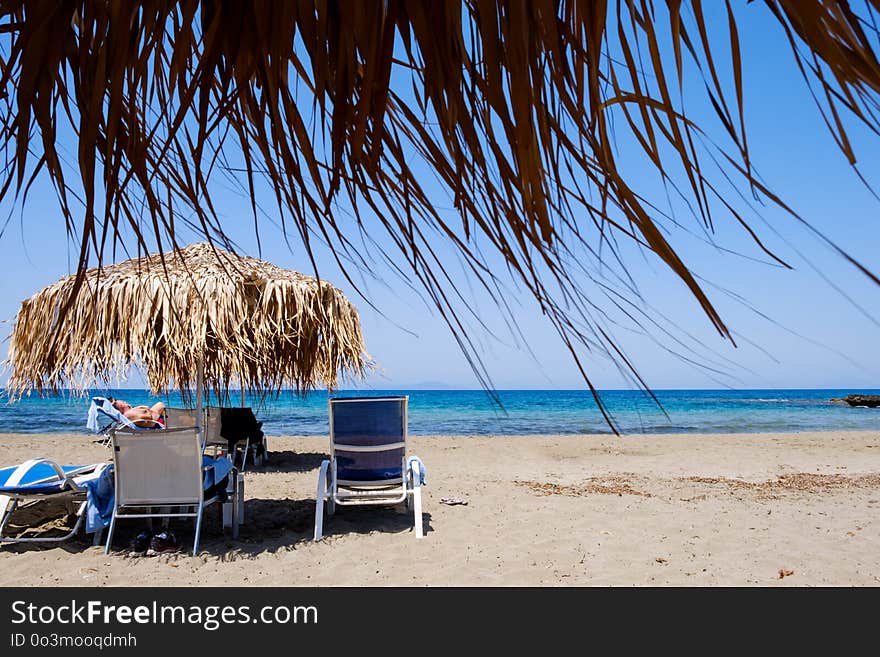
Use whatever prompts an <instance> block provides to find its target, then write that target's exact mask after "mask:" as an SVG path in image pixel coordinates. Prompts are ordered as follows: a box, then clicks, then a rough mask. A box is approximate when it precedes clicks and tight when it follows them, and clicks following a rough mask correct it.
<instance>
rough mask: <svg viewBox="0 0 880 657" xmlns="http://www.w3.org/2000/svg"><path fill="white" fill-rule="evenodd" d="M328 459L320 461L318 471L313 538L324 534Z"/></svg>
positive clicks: (318, 539)
mask: <svg viewBox="0 0 880 657" xmlns="http://www.w3.org/2000/svg"><path fill="white" fill-rule="evenodd" d="M329 466H330V461H322V462H321V469H320V470H319V471H318V490H317V492H316V493H315V540H316V541H320V540H321V537H322V536H323V535H324V497H325V496H326V495H327V469H328V468H329Z"/></svg>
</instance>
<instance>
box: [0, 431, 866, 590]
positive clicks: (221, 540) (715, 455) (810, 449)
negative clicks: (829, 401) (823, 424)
mask: <svg viewBox="0 0 880 657" xmlns="http://www.w3.org/2000/svg"><path fill="white" fill-rule="evenodd" d="M268 440H269V449H270V452H271V458H270V461H269V462H268V463H267V464H265V465H263V466H261V467H259V468H250V469H249V470H248V471H247V472H246V473H245V499H246V503H245V504H246V506H245V508H246V511H245V514H246V515H245V524H244V525H243V526H242V528H241V536H240V539H239V540H238V541H232V540H231V539H229V538H228V537H225V536H224V535H223V534H222V532H221V527H220V522H219V519H218V517H217V515H216V513H212V514H209V515H208V516H207V517H208V520H207V521H206V524H205V527H204V530H203V535H202V551H201V554H199V555H198V556H197V557H192V556H190V555H189V554H187V553H186V552H185V550H186V548H187V546H191V545H192V543H191V541H192V536H193V534H192V526H193V523H191V522H187V523H184V522H177V523H175V524H174V525H173V526H174V527H175V529H176V531H177V534H178V536H179V538H180V540H181V543H182V546H181V551H180V552H179V553H174V554H169V555H161V556H157V557H130V556H128V551H127V549H126V548H127V545H128V541H129V540H130V538H131V537H132V536H133V534H134V533H135V532H134V530H135V529H136V528H137V522H134V521H131V522H130V523H129V524H130V527H129V526H127V525H126V524H120V529H119V530H118V532H117V538H116V539H115V540H114V544H115V546H116V548H117V549H116V551H115V552H114V553H112V554H111V555H109V556H105V555H104V553H103V549H101V548H96V547H92V546H91V545H90V543H89V542H88V541H87V540H85V538H83V539H82V540H75V541H72V542H68V543H66V544H63V546H62V547H49V548H46V547H18V546H8V545H7V546H3V547H2V548H0V585H2V586H200V585H210V586H220V585H226V586H230V585H231V586H321V587H331V586H432V587H438V586H722V585H723V586H877V585H878V584H880V521H878V512H880V432H873V431H872V432H824V433H790V434H738V435H631V436H623V437H615V436H577V435H565V436H559V435H555V436H415V437H410V453H411V454H415V455H418V456H419V457H421V459H422V460H423V462H424V463H425V465H426V466H427V487H426V488H425V489H424V511H425V532H426V535H425V538H424V539H422V540H416V538H415V536H414V533H413V530H412V518H411V516H410V515H408V514H407V513H406V510H405V508H404V507H403V506H401V507H400V508H399V509H341V510H340V511H338V512H337V514H336V515H335V516H333V517H331V518H330V519H328V520H327V522H326V523H325V529H324V531H325V539H324V540H323V541H321V542H319V543H315V542H313V541H312V531H313V523H314V506H315V505H314V499H315V487H316V482H317V472H318V467H319V465H320V462H321V460H322V459H323V458H325V455H326V453H327V449H328V440H327V438H326V437H283V438H279V437H270V438H269V439H268ZM0 446H2V447H0V454H2V457H0V465H14V464H17V463H19V462H21V461H24V460H26V459H28V458H33V457H35V456H38V455H42V456H47V457H50V458H52V459H54V460H56V461H59V462H64V463H89V462H95V461H103V460H109V458H110V452H109V449H108V448H106V447H102V446H101V445H100V444H98V443H96V442H94V439H93V437H91V436H85V435H20V434H6V435H0ZM442 498H459V499H461V500H465V501H467V504H458V505H447V504H443V503H441V499H442Z"/></svg>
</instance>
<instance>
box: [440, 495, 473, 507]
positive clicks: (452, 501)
mask: <svg viewBox="0 0 880 657" xmlns="http://www.w3.org/2000/svg"><path fill="white" fill-rule="evenodd" d="M440 504H448V505H449V506H455V505H456V504H461V505H463V506H467V500H463V499H461V498H460V497H441V498H440Z"/></svg>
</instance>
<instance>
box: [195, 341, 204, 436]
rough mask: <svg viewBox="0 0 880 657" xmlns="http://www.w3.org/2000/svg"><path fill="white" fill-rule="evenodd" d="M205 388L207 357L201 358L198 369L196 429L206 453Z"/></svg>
mask: <svg viewBox="0 0 880 657" xmlns="http://www.w3.org/2000/svg"><path fill="white" fill-rule="evenodd" d="M204 387H205V357H204V355H202V356H199V363H198V366H197V367H196V429H197V431H198V434H199V443H200V444H201V446H202V451H203V452H204V451H205V429H204V418H203V417H202V394H203V388H204Z"/></svg>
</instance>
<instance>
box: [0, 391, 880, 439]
mask: <svg viewBox="0 0 880 657" xmlns="http://www.w3.org/2000/svg"><path fill="white" fill-rule="evenodd" d="M654 393H655V394H656V396H657V398H658V399H659V401H660V404H661V406H660V407H658V406H657V404H656V403H655V402H654V401H653V400H652V399H651V398H650V397H648V396H646V395H645V394H644V393H643V392H639V391H631V390H608V391H603V392H601V393H600V394H601V398H602V400H603V402H604V403H605V405H606V407H607V409H608V411H609V412H610V414H611V415H612V416H613V417H614V420H615V421H616V423H617V426H618V428H619V429H620V431H621V432H622V433H628V434H634V433H635V434H637V433H750V432H793V431H828V430H865V429H867V430H878V431H880V408H875V409H871V408H851V407H849V406H848V405H846V404H843V403H839V402H838V403H834V402H831V401H830V400H831V398H833V397H843V396H844V395H847V394H880V390H864V389H860V390H856V389H839V390H655V391H654ZM0 394H2V393H0ZM93 394H95V395H102V396H107V395H108V394H109V395H113V396H114V397H120V398H123V399H125V400H127V401H128V402H129V403H132V404H140V403H147V404H152V403H154V402H156V401H159V400H161V401H164V402H165V403H166V405H168V406H172V407H182V406H183V404H182V403H181V400H180V397H179V395H178V394H172V395H167V396H158V397H156V396H151V395H150V394H149V393H148V391H146V390H106V389H102V390H95V391H93ZM334 394H335V395H336V396H340V397H341V396H381V395H398V394H405V395H409V431H410V433H411V434H415V435H426V434H455V435H474V434H477V435H484V434H551V433H569V434H570V433H609V432H610V429H609V428H608V425H607V424H606V423H605V421H604V420H603V418H602V414H601V413H600V412H599V409H598V407H597V405H596V403H595V401H594V400H593V397H592V395H591V394H590V393H589V392H588V391H584V390H500V391H498V392H497V395H498V401H499V402H500V406H499V404H498V403H496V402H494V401H493V399H492V398H491V397H490V395H488V394H487V393H486V392H485V391H483V390H370V391H363V390H360V391H338V392H336V393H334ZM327 398H328V395H327V393H326V391H322V392H315V393H312V394H310V395H308V396H307V397H305V398H301V397H298V396H296V395H295V394H293V393H282V394H281V395H280V396H279V397H277V398H271V399H267V400H262V401H261V400H258V399H248V400H246V402H245V405H248V406H251V407H252V408H253V409H254V412H255V414H256V416H257V419H259V420H261V421H263V431H264V432H265V433H266V434H267V435H270V436H279V435H326V434H327V432H328V426H327ZM213 403H216V402H213ZM240 404H241V398H240V397H239V395H238V394H237V393H233V394H232V395H231V400H230V401H229V402H227V403H225V404H224V405H227V406H239V405H240ZM88 407H89V397H78V396H72V395H60V396H52V397H44V398H38V397H29V398H24V399H22V400H20V401H16V402H12V403H10V402H8V401H7V400H6V398H5V397H3V400H2V401H0V432H3V433H71V432H83V433H85V432H87V430H86V428H85V424H86V413H87V410H88Z"/></svg>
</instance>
